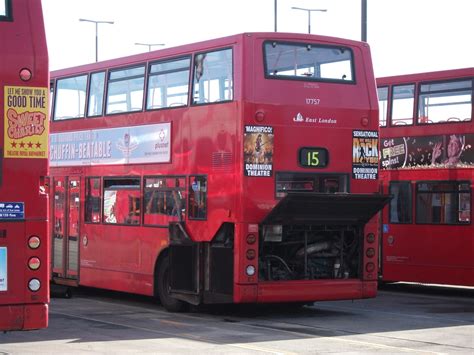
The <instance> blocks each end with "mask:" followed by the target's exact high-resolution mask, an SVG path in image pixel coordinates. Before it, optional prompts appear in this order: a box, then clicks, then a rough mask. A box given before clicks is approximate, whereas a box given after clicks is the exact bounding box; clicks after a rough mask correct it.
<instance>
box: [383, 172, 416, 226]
mask: <svg viewBox="0 0 474 355" xmlns="http://www.w3.org/2000/svg"><path fill="white" fill-rule="evenodd" d="M394 184H397V185H406V186H408V196H407V197H406V198H407V201H403V202H404V203H403V204H402V205H403V206H405V205H406V206H409V207H410V210H409V211H408V212H409V213H408V220H407V221H401V222H400V221H399V222H394V221H393V220H392V210H393V207H394V206H392V201H394V200H395V195H393V197H392V199H391V200H390V202H389V204H388V221H389V223H390V224H403V225H407V224H410V225H412V224H413V222H414V218H413V202H414V198H413V197H414V194H413V187H412V184H411V181H409V180H391V181H390V182H389V185H388V193H389V194H390V195H391V196H392V194H391V191H392V190H391V188H392V185H394ZM397 205H398V202H397ZM399 219H400V218H399Z"/></svg>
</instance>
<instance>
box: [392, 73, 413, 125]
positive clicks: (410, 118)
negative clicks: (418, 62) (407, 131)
mask: <svg viewBox="0 0 474 355" xmlns="http://www.w3.org/2000/svg"><path fill="white" fill-rule="evenodd" d="M411 85H413V103H412V107H411V117H404V118H397V120H398V121H400V123H399V124H395V123H393V107H394V104H393V103H394V101H393V100H394V94H393V93H394V90H395V88H396V87H401V86H411ZM418 87H419V85H418V83H417V82H409V83H400V84H394V85H391V87H390V93H389V95H390V96H389V101H390V103H389V104H390V111H389V112H390V117H387V119H388V120H389V122H390V127H410V126H411V127H413V126H415V122H416V121H417V120H418V119H417V117H416V115H417V107H418V106H417V105H418V102H417V98H418ZM407 120H411V123H402V122H404V121H407Z"/></svg>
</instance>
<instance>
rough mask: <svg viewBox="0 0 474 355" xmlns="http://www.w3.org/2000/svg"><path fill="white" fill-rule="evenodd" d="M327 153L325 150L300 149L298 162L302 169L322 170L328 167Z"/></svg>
mask: <svg viewBox="0 0 474 355" xmlns="http://www.w3.org/2000/svg"><path fill="white" fill-rule="evenodd" d="M328 160H329V153H328V151H327V149H325V148H311V147H304V148H300V150H299V154H298V162H299V164H300V165H301V166H302V167H304V168H324V167H326V166H327V165H328Z"/></svg>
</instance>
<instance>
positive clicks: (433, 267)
mask: <svg viewBox="0 0 474 355" xmlns="http://www.w3.org/2000/svg"><path fill="white" fill-rule="evenodd" d="M473 80H474V68H465V69H457V70H447V71H440V72H431V73H422V74H413V75H401V76H394V77H387V78H380V79H377V86H378V94H379V107H380V123H381V128H380V135H381V142H380V143H381V144H380V149H381V177H382V180H383V185H384V186H383V188H384V191H385V192H387V193H389V194H391V195H392V196H393V199H392V200H391V202H390V205H389V206H388V208H386V210H385V212H384V215H383V238H382V243H381V247H382V248H381V254H382V258H381V261H382V264H381V265H382V267H381V271H382V280H384V281H407V282H418V283H434V284H453V285H465V286H474V248H473V239H474V228H473V225H472V208H471V205H472V186H473V178H474V165H473V164H474V150H473V146H474V125H473V118H472V117H473V109H472V97H473Z"/></svg>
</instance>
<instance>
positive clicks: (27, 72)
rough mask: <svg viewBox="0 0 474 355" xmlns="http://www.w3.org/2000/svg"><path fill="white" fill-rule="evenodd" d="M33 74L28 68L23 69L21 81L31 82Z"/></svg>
mask: <svg viewBox="0 0 474 355" xmlns="http://www.w3.org/2000/svg"><path fill="white" fill-rule="evenodd" d="M32 76H33V74H32V73H31V70H30V69H28V68H23V69H21V70H20V79H21V80H23V81H29V80H30V79H31V77H32Z"/></svg>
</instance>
